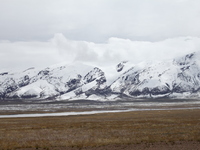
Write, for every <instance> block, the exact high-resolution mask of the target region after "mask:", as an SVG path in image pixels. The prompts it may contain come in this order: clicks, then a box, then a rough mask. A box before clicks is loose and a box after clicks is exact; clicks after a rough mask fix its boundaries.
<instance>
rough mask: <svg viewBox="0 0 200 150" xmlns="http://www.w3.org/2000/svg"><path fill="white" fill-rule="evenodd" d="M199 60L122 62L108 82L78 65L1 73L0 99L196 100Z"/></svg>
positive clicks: (98, 72)
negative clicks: (128, 98) (124, 98)
mask: <svg viewBox="0 0 200 150" xmlns="http://www.w3.org/2000/svg"><path fill="white" fill-rule="evenodd" d="M199 58H200V53H199V52H195V53H191V54H188V55H185V56H182V57H179V58H174V59H171V60H164V61H146V62H145V61H144V62H141V63H138V64H134V63H132V62H131V61H122V62H120V63H119V64H116V66H113V67H115V69H114V71H113V72H112V74H113V77H109V79H108V76H107V72H106V71H104V69H103V68H101V67H98V66H91V65H86V64H83V63H79V62H77V63H73V64H59V65H54V66H50V67H47V68H44V69H37V68H33V67H32V68H28V69H26V70H24V71H16V72H12V71H8V72H1V73H0V99H54V100H78V99H88V100H119V99H123V97H130V98H160V97H166V98H199V97H200V61H199ZM111 70H112V69H111Z"/></svg>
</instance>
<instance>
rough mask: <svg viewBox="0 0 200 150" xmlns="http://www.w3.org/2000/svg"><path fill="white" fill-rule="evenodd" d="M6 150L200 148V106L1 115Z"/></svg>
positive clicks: (2, 145) (2, 143) (1, 139)
mask: <svg viewBox="0 0 200 150" xmlns="http://www.w3.org/2000/svg"><path fill="white" fill-rule="evenodd" d="M0 149H1V150H3V149H4V150H8V149H18V150H34V149H40V150H43V149H46V150H47V149H52V150H68V149H69V150H79V149H83V150H106V149H108V150H110V149H113V150H121V149H126V150H132V149H149V150H158V149H159V150H162V149H163V150H165V149H170V150H173V149H174V150H175V149H176V150H177V149H181V150H184V149H185V150H186V149H187V150H188V149H193V150H194V149H196V150H198V149H200V110H199V109H190V110H187V109H185V110H152V111H134V112H124V113H108V114H95V115H85V116H84V115H82V116H66V117H39V118H9V119H6V118H5V119H0Z"/></svg>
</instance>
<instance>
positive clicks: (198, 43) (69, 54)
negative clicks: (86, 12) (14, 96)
mask: <svg viewBox="0 0 200 150" xmlns="http://www.w3.org/2000/svg"><path fill="white" fill-rule="evenodd" d="M0 49H1V53H0V56H1V59H0V64H1V69H7V68H23V69H25V68H27V67H47V66H49V65H53V64H55V63H61V62H66V63H73V62H74V61H80V62H84V63H86V64H90V65H98V66H103V67H105V66H109V65H116V64H117V63H119V62H121V61H124V60H129V61H132V62H134V63H139V62H141V61H148V60H163V59H172V58H174V57H178V56H181V55H184V54H188V53H191V52H195V51H199V50H200V38H197V37H179V38H172V39H166V40H163V41H158V42H149V41H131V40H128V39H120V38H110V39H109V40H108V41H107V42H106V43H104V44H96V43H92V42H86V41H72V40H68V39H67V38H66V37H65V36H64V35H63V34H55V36H54V37H53V38H52V39H50V40H48V42H8V41H7V42H6V41H4V42H0Z"/></svg>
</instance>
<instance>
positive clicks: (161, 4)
mask: <svg viewBox="0 0 200 150" xmlns="http://www.w3.org/2000/svg"><path fill="white" fill-rule="evenodd" d="M0 4H1V5H0V57H1V59H0V68H16V67H19V68H20V67H21V68H23V67H28V66H41V67H43V66H46V65H50V64H54V63H59V62H62V61H66V62H73V61H75V60H78V61H84V62H91V63H93V64H94V63H97V64H98V63H99V64H101V65H102V64H103V63H116V62H117V61H122V60H125V59H133V60H135V62H139V61H142V60H146V59H155V58H156V56H155V53H156V55H158V56H159V57H158V58H159V59H164V58H171V57H174V56H177V55H180V54H185V53H186V52H192V51H197V50H200V49H199V44H198V43H199V38H198V37H200V28H199V27H200V9H199V6H200V1H199V0H0ZM188 39H189V40H188ZM169 41H170V42H169ZM183 46H185V47H183ZM186 48H187V49H186ZM169 52H170V53H169ZM146 53H148V55H145V54H146ZM166 53H167V54H168V55H167V56H166ZM130 54H131V55H130ZM25 62H26V63H25Z"/></svg>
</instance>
